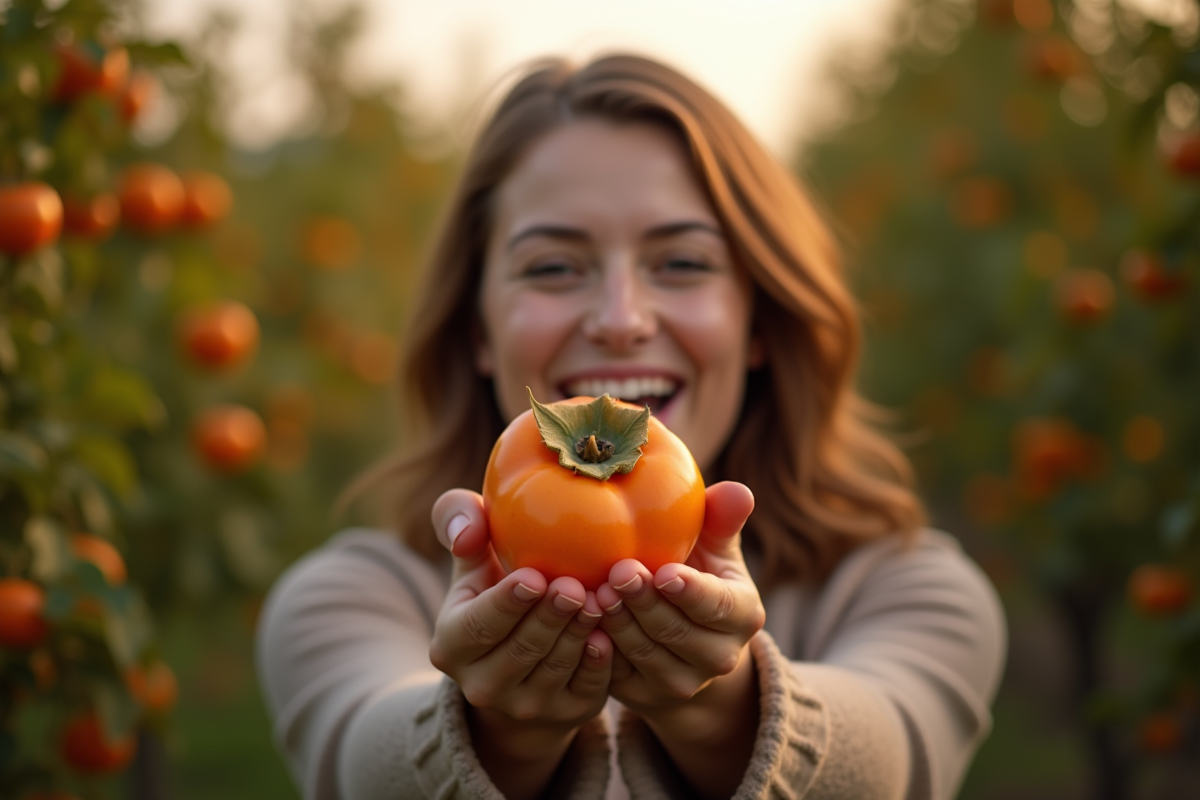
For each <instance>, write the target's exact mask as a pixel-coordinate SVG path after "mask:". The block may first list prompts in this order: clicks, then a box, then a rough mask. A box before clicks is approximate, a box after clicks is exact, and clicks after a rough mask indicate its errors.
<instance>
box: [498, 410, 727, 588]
mask: <svg viewBox="0 0 1200 800" xmlns="http://www.w3.org/2000/svg"><path fill="white" fill-rule="evenodd" d="M530 401H531V404H532V406H533V407H532V408H531V409H530V410H529V411H526V412H524V413H523V414H521V415H519V416H518V417H517V418H516V419H514V420H513V421H512V422H511V423H510V424H509V425H508V427H507V428H506V429H505V430H504V432H503V433H502V434H501V435H500V438H499V439H497V440H496V444H495V446H494V447H493V449H492V453H491V457H490V459H489V460H488V466H487V472H486V474H485V476H484V481H483V504H484V512H485V514H486V515H487V521H488V527H489V531H490V534H491V540H492V545H493V546H494V547H495V550H496V555H497V557H498V558H499V560H500V563H501V564H502V565H503V567H504V568H505V569H506V570H508V571H510V572H511V571H512V570H515V569H518V568H520V567H533V568H535V569H537V570H538V571H540V572H541V573H542V574H543V575H545V577H546V578H547V579H548V580H553V579H554V578H557V577H560V576H571V577H574V578H576V579H578V580H579V581H580V582H581V583H582V584H583V585H584V586H585V587H586V588H588V589H589V590H593V591H594V590H595V589H596V588H597V587H599V586H600V584H602V583H604V582H605V581H607V580H608V572H609V569H611V567H612V566H613V564H615V563H617V562H618V561H621V560H622V559H626V558H635V559H637V560H639V561H641V562H642V563H643V564H644V565H645V566H646V568H647V569H649V570H651V571H652V572H653V571H656V570H657V569H658V568H659V567H661V566H663V565H664V564H668V563H672V562H682V561H684V560H685V559H687V557H688V554H689V553H690V552H691V550H692V547H693V545H695V543H696V539H697V538H698V537H699V535H700V529H701V526H702V525H703V522H704V479H703V477H702V476H701V474H700V468H699V467H698V466H697V465H696V462H695V460H694V459H693V458H692V455H691V453H690V452H689V451H688V449H687V446H686V445H684V444H683V442H682V441H680V439H679V438H678V437H677V436H675V434H673V433H671V432H670V431H669V430H668V429H667V428H666V426H664V425H663V424H662V423H661V422H659V421H658V420H657V419H656V418H654V417H653V416H651V414H650V410H649V409H648V408H645V409H639V408H638V407H636V406H633V405H631V404H628V403H623V402H620V401H616V400H613V399H611V398H610V397H609V396H608V395H604V396H602V397H599V398H590V397H577V398H572V399H570V400H565V401H562V402H559V403H552V404H549V405H545V406H543V405H542V404H540V403H538V402H537V401H536V400H534V399H533V397H532V396H531V397H530Z"/></svg>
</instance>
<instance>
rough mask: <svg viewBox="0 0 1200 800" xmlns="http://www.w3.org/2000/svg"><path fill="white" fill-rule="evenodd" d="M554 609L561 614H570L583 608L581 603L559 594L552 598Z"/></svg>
mask: <svg viewBox="0 0 1200 800" xmlns="http://www.w3.org/2000/svg"><path fill="white" fill-rule="evenodd" d="M554 608H555V609H556V610H557V611H558V612H559V613H561V614H571V613H574V612H576V611H578V610H579V609H581V608H583V603H581V602H579V601H578V600H575V599H572V598H570V597H567V596H566V595H561V594H560V595H559V596H558V597H556V598H554Z"/></svg>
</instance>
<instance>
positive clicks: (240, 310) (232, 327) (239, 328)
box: [179, 300, 259, 369]
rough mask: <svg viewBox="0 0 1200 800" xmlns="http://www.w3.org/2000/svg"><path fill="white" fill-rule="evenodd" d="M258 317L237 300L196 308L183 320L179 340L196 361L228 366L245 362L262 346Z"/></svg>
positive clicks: (216, 365)
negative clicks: (259, 344) (255, 349)
mask: <svg viewBox="0 0 1200 800" xmlns="http://www.w3.org/2000/svg"><path fill="white" fill-rule="evenodd" d="M258 335H259V329H258V318H257V317H255V316H254V312H253V311H251V310H250V309H249V308H247V307H246V306H245V305H244V304H242V303H239V302H237V301H236V300H226V301H224V302H221V303H217V304H215V305H212V306H207V307H203V308H198V309H194V310H192V311H190V312H188V313H186V314H184V315H183V317H182V318H181V319H180V322H179V343H180V346H181V347H182V348H183V351H184V353H186V354H187V357H188V358H189V359H190V360H191V361H192V363H194V364H196V365H198V366H201V367H205V368H207V369H228V368H230V367H234V366H237V365H238V364H240V363H242V362H243V361H245V359H246V357H247V356H249V355H250V353H252V352H253V351H254V348H255V347H256V346H257V345H258Z"/></svg>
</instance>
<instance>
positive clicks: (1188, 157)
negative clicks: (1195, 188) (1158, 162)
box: [1166, 133, 1200, 178]
mask: <svg viewBox="0 0 1200 800" xmlns="http://www.w3.org/2000/svg"><path fill="white" fill-rule="evenodd" d="M1166 155H1167V166H1169V167H1170V168H1171V171H1172V172H1174V173H1175V174H1176V175H1179V176H1181V177H1184V178H1200V133H1190V134H1188V135H1186V136H1183V137H1180V138H1179V139H1177V140H1176V141H1174V142H1172V143H1171V144H1170V146H1169V147H1168V148H1167V154H1166Z"/></svg>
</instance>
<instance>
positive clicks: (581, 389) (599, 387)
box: [565, 375, 679, 400]
mask: <svg viewBox="0 0 1200 800" xmlns="http://www.w3.org/2000/svg"><path fill="white" fill-rule="evenodd" d="M565 388H566V390H567V394H568V395H581V394H583V395H591V396H592V397H599V396H600V395H602V394H607V395H609V396H610V397H616V398H618V399H620V400H635V399H637V398H639V397H666V396H667V395H671V394H674V393H675V390H676V389H678V388H679V387H678V385H677V384H676V383H675V381H673V380H671V379H670V378H664V377H662V376H660V375H645V376H639V377H636V378H581V379H579V380H577V381H571V382H570V383H568V384H567V385H566V387H565Z"/></svg>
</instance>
